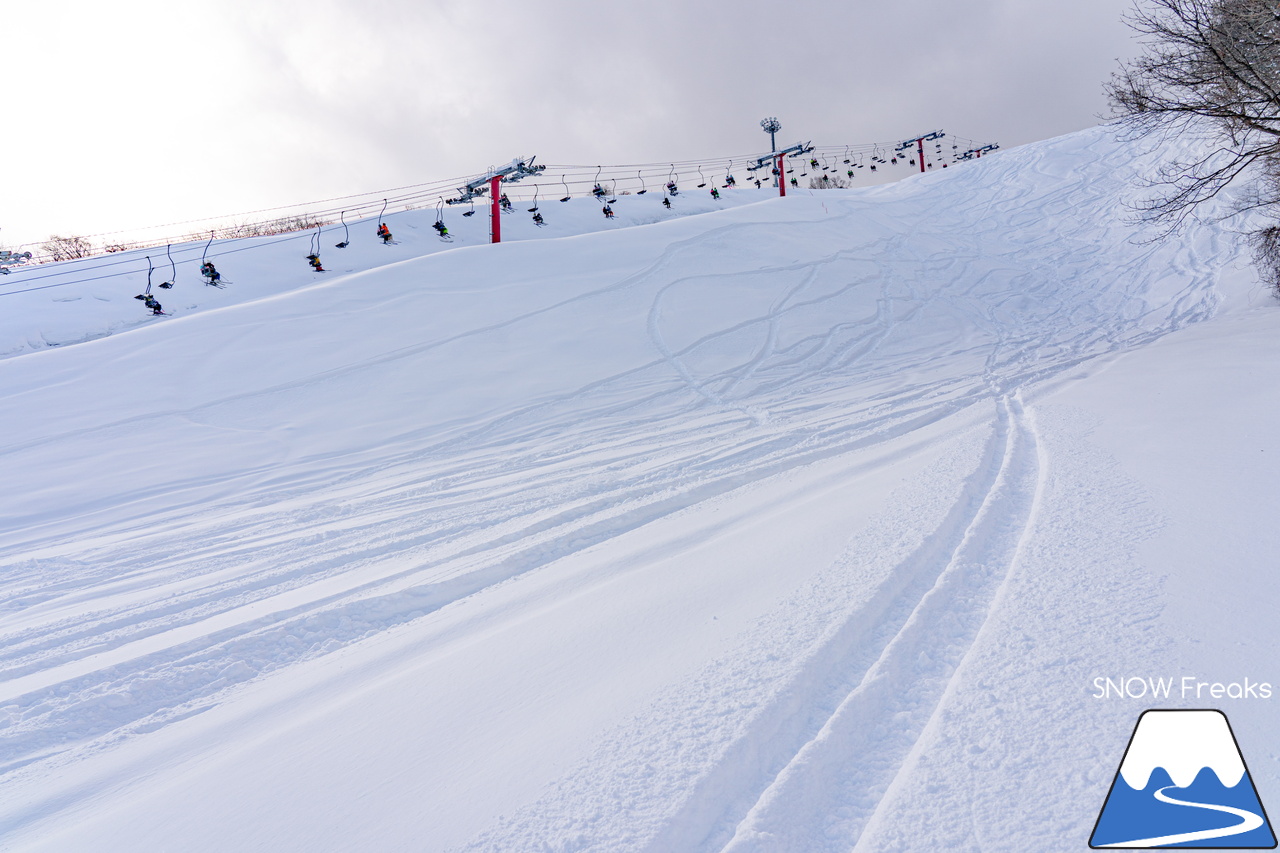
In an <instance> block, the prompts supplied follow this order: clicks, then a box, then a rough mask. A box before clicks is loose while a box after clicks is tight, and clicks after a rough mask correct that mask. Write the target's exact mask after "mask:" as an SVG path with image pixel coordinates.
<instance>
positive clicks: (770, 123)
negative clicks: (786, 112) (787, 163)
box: [760, 116, 782, 151]
mask: <svg viewBox="0 0 1280 853" xmlns="http://www.w3.org/2000/svg"><path fill="white" fill-rule="evenodd" d="M760 126H761V127H762V128H764V132H765V133H767V134H769V150H770V151H777V150H778V146H777V144H776V143H775V142H774V141H773V137H774V134H776V133H777V132H778V131H780V130H782V122H780V121H778V120H777V119H776V118H774V117H773V116H769V118H766V119H762V120H761V122H760Z"/></svg>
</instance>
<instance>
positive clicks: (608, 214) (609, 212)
mask: <svg viewBox="0 0 1280 853" xmlns="http://www.w3.org/2000/svg"><path fill="white" fill-rule="evenodd" d="M603 212H604V216H605V219H613V208H612V207H610V206H609V205H607V204H606V205H605V206H604V208H603Z"/></svg>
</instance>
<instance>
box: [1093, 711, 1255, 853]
mask: <svg viewBox="0 0 1280 853" xmlns="http://www.w3.org/2000/svg"><path fill="white" fill-rule="evenodd" d="M1089 846H1090V847H1091V848H1094V849H1095V850H1096V849H1112V848H1134V847H1144V848H1145V847H1184V848H1199V849H1212V850H1270V849H1274V848H1275V846H1276V836H1275V833H1274V832H1272V830H1271V823H1270V821H1268V820H1267V813H1266V811H1265V810H1264V809H1263V808H1262V801H1261V800H1259V799H1258V792H1257V789H1255V788H1254V786H1253V779H1252V778H1251V777H1250V776H1249V769H1248V768H1247V767H1246V766H1245V763H1244V756H1243V755H1242V754H1241V753H1240V746H1239V744H1237V743H1236V738H1235V735H1234V734H1233V733H1232V731H1231V724H1230V723H1228V722H1227V717H1226V715H1225V714H1223V713H1222V712H1221V711H1199V710H1197V711H1182V710H1178V711H1146V712H1144V713H1143V714H1142V716H1141V717H1139V718H1138V724H1137V726H1135V727H1134V729H1133V736H1132V737H1131V738H1130V739H1129V746H1128V748H1127V749H1126V750H1125V753H1124V758H1123V759H1122V760H1121V762H1120V769H1119V771H1118V772H1117V773H1116V778H1115V779H1114V780H1113V781H1112V783H1111V790H1110V791H1109V792H1108V793H1107V800H1106V802H1105V803H1103V806H1102V811H1101V813H1099V815H1098V822H1097V823H1096V824H1095V825H1094V828H1093V835H1092V837H1090V839H1089Z"/></svg>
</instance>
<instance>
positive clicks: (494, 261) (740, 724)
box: [0, 128, 1280, 853]
mask: <svg viewBox="0 0 1280 853" xmlns="http://www.w3.org/2000/svg"><path fill="white" fill-rule="evenodd" d="M1159 155H1160V152H1156V153H1155V154H1143V153H1141V152H1138V151H1135V150H1134V149H1132V148H1131V147H1128V146H1126V145H1124V144H1122V143H1120V142H1118V141H1116V140H1115V139H1113V138H1112V136H1111V135H1110V133H1109V132H1108V131H1107V130H1106V129H1104V128H1099V129H1094V130H1090V131H1086V132H1082V133H1078V134H1074V135H1071V136H1067V137H1063V138H1060V139H1057V140H1051V141H1048V142H1044V143H1040V144H1037V145H1032V146H1026V147H1024V148H1021V149H1016V150H1012V151H1008V152H1004V153H1002V154H1000V155H999V156H995V157H991V158H986V159H983V160H981V161H978V162H974V163H969V164H966V165H964V166H962V167H958V168H955V169H950V170H948V171H947V172H938V173H932V174H929V175H925V176H920V177H918V178H912V179H909V180H905V181H903V182H901V183H898V184H894V185H889V186H882V187H875V188H871V189H866V190H849V191H834V190H833V191H824V192H811V191H803V192H800V193H793V194H792V195H790V196H789V197H787V198H785V199H775V198H772V197H771V196H770V195H769V194H767V192H766V191H759V192H756V191H754V190H752V191H745V190H744V191H737V192H726V193H725V200H723V201H721V202H716V201H714V200H712V199H710V198H706V199H699V200H698V201H697V202H696V204H697V207H694V206H693V205H694V202H693V200H692V199H690V200H689V205H690V207H689V208H688V209H685V210H683V211H678V212H677V213H684V214H687V213H689V212H701V213H702V215H696V216H688V215H677V213H672V214H668V213H667V212H666V211H664V210H663V209H662V208H661V207H660V199H659V198H656V197H653V198H649V197H646V198H643V199H642V198H639V197H634V198H629V199H621V200H620V201H619V203H618V204H617V205H616V206H615V207H616V209H617V210H618V213H619V219H618V220H615V221H613V222H605V221H604V220H603V217H601V216H600V212H599V208H598V206H596V205H594V204H589V203H587V202H585V201H583V202H574V203H569V204H565V205H559V204H558V203H555V202H552V205H554V208H555V209H552V205H548V204H546V203H544V205H543V206H544V208H547V210H546V214H547V219H548V222H549V223H550V224H549V227H548V228H546V229H544V230H541V231H538V230H537V229H535V228H534V226H533V225H532V224H531V223H529V222H526V221H525V220H526V219H527V218H528V216H529V214H528V213H527V212H524V211H521V212H520V214H519V215H518V217H517V216H513V217H512V218H511V219H512V226H511V228H510V229H508V228H505V227H504V232H506V233H504V237H506V236H509V237H511V238H512V241H511V242H505V243H503V244H501V245H498V246H490V245H485V244H484V239H485V235H486V234H487V224H486V223H484V221H483V220H484V217H483V216H482V215H477V216H475V217H471V218H469V219H465V220H464V219H461V218H460V216H459V215H458V214H460V211H449V212H447V213H449V214H452V219H451V220H450V227H451V230H453V231H454V233H455V234H456V235H457V237H458V242H456V243H455V244H453V245H451V246H450V245H445V244H441V243H440V242H439V241H437V240H436V239H435V236H434V234H433V232H431V230H430V227H429V226H430V223H431V222H432V221H434V218H435V216H434V212H430V211H428V212H425V213H423V212H416V213H415V212H406V213H402V214H400V216H399V217H397V218H394V219H392V220H390V223H391V226H392V229H393V231H395V232H396V235H397V237H398V239H399V240H400V244H399V245H397V246H390V247H386V246H381V245H378V244H377V243H376V241H375V240H374V239H373V238H372V235H371V234H363V232H360V233H362V235H363V236H361V238H360V240H359V241H358V242H354V241H353V243H352V245H351V246H350V247H349V248H347V249H345V250H337V249H333V248H329V247H328V242H329V241H330V240H331V239H332V240H333V241H336V240H337V239H339V238H340V236H341V235H334V234H333V233H332V232H326V234H325V235H324V241H325V242H324V246H323V247H322V251H321V255H322V258H323V259H324V261H325V262H326V265H327V266H328V268H329V269H330V272H328V273H325V274H324V276H323V277H321V276H320V275H318V274H315V273H312V272H311V271H310V270H309V269H308V268H307V267H306V265H305V261H304V260H303V259H302V256H303V255H305V254H306V249H307V241H308V239H309V235H298V236H297V237H295V238H292V239H286V240H284V241H282V242H273V241H279V240H280V239H281V238H264V240H263V241H262V243H263V244H264V245H261V246H255V247H254V248H255V250H254V251H244V252H242V253H240V254H231V252H230V249H229V247H220V246H219V245H218V244H214V246H213V247H212V249H211V251H210V255H211V256H212V257H215V259H216V260H217V261H218V266H219V269H221V270H222V271H223V273H224V275H225V276H226V277H227V278H228V279H230V280H231V281H232V284H231V285H230V286H228V288H227V289H226V290H221V291H218V290H213V289H208V288H204V287H203V286H202V285H200V284H199V283H198V277H197V275H196V273H195V264H196V263H197V262H198V259H199V256H200V254H201V252H202V251H203V248H204V247H203V246H201V245H199V244H195V245H193V246H189V247H174V254H175V257H177V258H178V259H179V261H180V262H182V263H183V264H184V266H180V267H179V269H180V273H179V278H178V285H177V286H176V287H175V288H174V289H173V290H172V291H166V292H164V293H165V295H162V301H164V302H165V304H166V307H167V308H169V307H172V308H173V310H174V314H175V316H173V317H159V318H150V317H146V316H144V314H143V309H142V308H141V307H140V304H139V303H138V302H137V301H136V300H134V299H133V298H132V297H133V295H134V293H136V292H138V291H139V290H140V288H141V287H142V286H145V263H143V264H142V265H141V267H139V266H138V259H137V258H136V257H135V258H131V259H121V260H122V261H124V263H122V265H121V267H119V268H100V267H94V265H95V264H98V265H100V264H102V263H103V260H102V259H98V260H95V261H86V262H80V263H79V264H78V265H68V266H66V267H64V268H61V269H53V268H48V267H43V268H39V269H38V270H30V271H24V272H23V274H22V275H21V276H19V275H17V274H15V275H12V276H9V277H8V279H6V280H5V281H4V282H3V285H4V287H5V288H8V289H10V290H14V289H15V288H16V287H18V286H19V285H20V286H21V288H22V289H24V290H26V291H27V292H24V293H20V294H15V295H11V296H0V302H3V307H4V308H5V309H6V310H5V312H4V314H3V317H2V318H0V351H2V352H3V353H4V354H6V355H8V356H9V357H8V358H6V359H4V360H0V472H3V481H4V484H5V488H4V489H3V491H2V492H0V561H2V562H0V637H2V638H3V642H0V677H2V678H3V681H0V774H2V775H0V849H4V850H22V851H37V850H39V851H69V850H71V851H115V850H178V849H180V850H184V851H201V850H208V851H219V853H226V851H250V850H271V851H354V850H371V851H372V850H378V851H383V850H442V851H443V850H492V851H513V850H556V851H570V850H574V851H586V850H592V851H641V850H644V851H747V850H753V851H806V853H807V851H828V850H829V851H837V850H838V851H848V850H850V849H856V850H859V851H880V850H886V851H887V850H939V849H956V850H979V849H981V850H985V851H992V850H1029V849H1034V850H1043V851H1053V850H1080V849H1084V848H1085V846H1086V844H1087V839H1088V837H1089V832H1090V829H1091V828H1092V825H1093V822H1094V820H1095V818H1096V817H1097V813H1098V808H1099V807H1100V806H1101V804H1102V800H1103V798H1104V797H1105V796H1106V792H1107V788H1108V785H1109V784H1110V781H1111V778H1112V777H1113V775H1114V774H1115V772H1116V768H1117V767H1118V766H1119V761H1120V758H1121V756H1122V753H1123V749H1124V744H1125V742H1126V739H1127V737H1128V734H1129V732H1130V731H1131V729H1132V725H1133V721H1134V720H1135V719H1136V717H1137V715H1138V714H1139V713H1140V712H1141V711H1142V710H1144V709H1145V708H1147V707H1152V706H1156V705H1163V706H1175V707H1208V705H1207V704H1206V703H1207V702H1208V701H1210V700H1209V699H1208V698H1207V696H1208V694H1202V695H1199V696H1194V695H1193V696H1185V695H1182V694H1177V695H1174V696H1173V697H1170V698H1168V699H1165V700H1163V701H1160V702H1157V701H1156V700H1153V699H1152V698H1151V697H1150V696H1147V697H1139V698H1104V699H1099V698H1095V693H1096V690H1095V679H1097V678H1099V677H1111V678H1113V679H1114V678H1119V677H1128V676H1140V677H1146V676H1166V677H1167V676H1176V677H1179V678H1181V677H1183V676H1194V677H1195V678H1196V679H1198V680H1199V681H1203V682H1206V683H1213V682H1235V681H1240V680H1242V679H1243V678H1245V677H1248V678H1251V679H1253V680H1254V681H1271V682H1273V683H1276V684H1280V674H1273V673H1272V670H1273V669H1274V664H1273V663H1272V660H1271V650H1272V649H1273V648H1274V645H1275V642H1276V640H1277V634H1278V632H1277V629H1276V628H1275V627H1274V622H1273V620H1272V619H1271V613H1270V610H1271V602H1274V601H1275V600H1276V598H1275V596H1276V594H1277V593H1278V592H1280V588H1278V587H1280V583H1278V582H1277V581H1276V580H1275V576H1274V571H1273V568H1274V565H1275V562H1276V558H1277V556H1280V534H1277V532H1276V530H1275V526H1274V524H1273V523H1272V522H1271V516H1272V515H1273V514H1274V512H1273V508H1274V501H1275V497H1276V489H1275V485H1274V484H1275V483H1276V482H1278V481H1280V477H1278V476H1277V475H1280V439H1277V435H1280V433H1278V432H1277V430H1276V426H1277V415H1278V414H1280V404H1277V402H1276V400H1275V394H1274V391H1273V390H1272V389H1273V388H1274V387H1275V385H1276V381H1277V379H1278V378H1280V377H1278V376H1277V375H1276V374H1277V373H1280V367H1278V366H1277V365H1280V359H1278V358H1277V355H1280V313H1277V312H1276V309H1275V303H1274V301H1273V300H1272V299H1271V297H1270V296H1268V295H1267V294H1266V293H1264V291H1263V290H1262V289H1261V287H1260V286H1259V285H1257V284H1256V283H1255V281H1254V279H1253V276H1252V273H1251V272H1250V271H1249V269H1248V267H1247V263H1246V257H1245V255H1246V253H1245V252H1244V250H1243V249H1242V247H1241V241H1240V239H1239V237H1238V236H1237V235H1236V234H1235V232H1234V231H1233V227H1236V226H1238V223H1237V224H1236V226H1233V225H1232V224H1231V223H1213V222H1207V223H1201V224H1197V225H1195V226H1193V227H1192V228H1191V229H1189V231H1188V233H1187V234H1185V235H1183V236H1181V237H1180V238H1179V239H1177V240H1173V241H1166V242H1161V243H1142V242H1135V241H1134V240H1133V239H1132V238H1133V236H1134V232H1133V230H1132V228H1131V227H1130V226H1129V225H1127V224H1126V222H1125V219H1126V218H1127V210H1126V208H1125V206H1124V202H1125V199H1126V198H1127V197H1128V196H1129V195H1130V193H1131V192H1132V189H1131V187H1132V186H1133V182H1134V181H1135V179H1137V178H1140V177H1141V176H1142V175H1143V174H1149V173H1150V170H1151V168H1152V162H1153V159H1152V158H1153V157H1158V156H1159ZM516 223H519V225H520V227H521V228H523V229H524V230H520V229H519V228H517V227H516ZM504 225H505V223H504ZM359 228H362V229H364V231H370V232H371V231H372V225H371V224H370V223H362V224H360V226H359ZM525 231H527V232H528V233H525ZM588 232H590V233H588ZM534 238H538V239H534ZM266 244H270V245H266ZM246 245H248V244H246ZM219 250H222V252H221V253H220V251H219ZM163 257H164V253H163V251H161V252H160V254H159V258H163ZM159 258H157V256H156V253H155V252H154V250H153V252H152V261H153V263H155V265H156V267H157V270H158V273H157V275H155V276H153V278H154V279H155V280H156V281H161V280H164V279H165V278H166V277H167V276H166V273H167V272H168V267H167V259H165V260H160V259H159ZM90 267H94V270H90V269H89V268H90ZM139 269H140V270H141V272H139ZM95 270H96V271H95ZM115 271H124V272H127V275H125V276H120V277H112V278H105V277H102V278H99V276H106V275H109V274H113V273H114V272H115ZM90 273H91V274H90ZM37 274H38V275H42V276H49V277H47V278H43V279H39V280H36V279H35V278H34V276H35V275H37ZM58 276H61V277H60V278H59V277H58ZM11 280H12V281H11ZM45 285H51V286H49V287H47V289H42V290H36V289H34V288H35V287H36V286H42V287H43V286H45ZM52 285H56V286H52ZM1214 701H1216V702H1217V703H1218V704H1217V705H1214V706H1213V707H1218V706H1223V705H1225V708H1224V710H1226V712H1227V713H1228V715H1229V716H1230V718H1231V721H1232V725H1233V728H1234V730H1235V731H1236V733H1237V735H1238V736H1239V737H1240V739H1241V746H1242V749H1243V750H1244V754H1245V756H1246V759H1249V760H1252V761H1253V763H1252V764H1251V765H1250V766H1251V770H1252V773H1253V777H1254V780H1255V782H1256V784H1257V786H1258V792H1259V794H1260V796H1261V798H1262V800H1263V802H1264V803H1265V802H1267V800H1268V797H1269V795H1270V798H1271V799H1276V798H1277V796H1280V769H1278V768H1277V766H1276V760H1277V759H1276V756H1277V754H1280V750H1278V749H1277V747H1278V746H1280V743H1277V740H1276V735H1275V733H1274V728H1273V727H1269V726H1268V722H1269V721H1271V720H1273V719H1274V709H1273V707H1272V705H1271V701H1272V700H1264V699H1259V698H1252V699H1239V700H1232V701H1228V700H1226V699H1218V700H1214Z"/></svg>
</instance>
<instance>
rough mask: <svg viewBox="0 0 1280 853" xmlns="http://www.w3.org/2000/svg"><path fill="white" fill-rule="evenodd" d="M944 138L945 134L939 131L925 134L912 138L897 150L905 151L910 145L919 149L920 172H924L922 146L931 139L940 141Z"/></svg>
mask: <svg viewBox="0 0 1280 853" xmlns="http://www.w3.org/2000/svg"><path fill="white" fill-rule="evenodd" d="M944 136H946V134H945V133H943V132H942V131H941V130H935V131H933V132H932V133H926V134H924V135H923V136H913V137H911V138H910V139H907V140H904V141H903V142H902V143H901V144H900V145H898V148H897V150H898V151H906V150H908V149H909V148H911V146H912V145H915V146H916V147H917V148H918V149H919V154H918V156H919V157H920V171H921V172H924V144H925V143H926V142H928V141H929V140H931V139H941V138H942V137H944Z"/></svg>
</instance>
